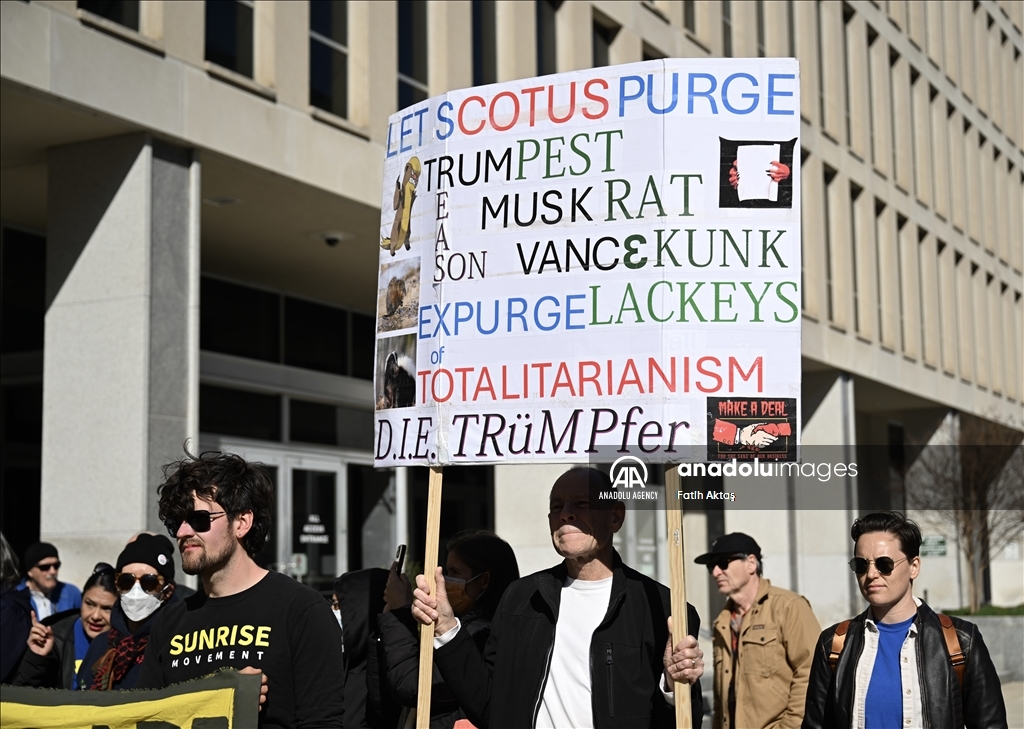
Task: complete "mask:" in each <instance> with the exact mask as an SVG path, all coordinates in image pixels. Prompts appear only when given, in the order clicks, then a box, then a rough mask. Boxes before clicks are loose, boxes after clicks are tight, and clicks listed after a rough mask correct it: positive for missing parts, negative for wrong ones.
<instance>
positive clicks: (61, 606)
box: [18, 580, 82, 618]
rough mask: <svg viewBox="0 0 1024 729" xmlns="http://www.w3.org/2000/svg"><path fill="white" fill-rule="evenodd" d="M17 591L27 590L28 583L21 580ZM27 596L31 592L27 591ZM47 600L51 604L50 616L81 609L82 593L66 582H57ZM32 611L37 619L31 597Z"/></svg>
mask: <svg viewBox="0 0 1024 729" xmlns="http://www.w3.org/2000/svg"><path fill="white" fill-rule="evenodd" d="M18 589H19V590H28V589H29V588H28V581H26V580H22V581H21V584H20V585H18ZM29 595H32V592H31V590H29ZM49 598H50V602H52V603H53V611H52V612H51V613H50V614H51V615H56V614H57V613H62V612H64V611H65V610H72V609H74V608H80V607H82V591H81V590H79V589H78V588H77V587H75V586H74V585H71V584H68V583H67V582H58V583H57V586H56V587H54V588H53V590H51V591H50V594H49ZM32 609H33V610H35V611H36V618H38V617H39V607H38V606H37V605H36V598H35V596H32Z"/></svg>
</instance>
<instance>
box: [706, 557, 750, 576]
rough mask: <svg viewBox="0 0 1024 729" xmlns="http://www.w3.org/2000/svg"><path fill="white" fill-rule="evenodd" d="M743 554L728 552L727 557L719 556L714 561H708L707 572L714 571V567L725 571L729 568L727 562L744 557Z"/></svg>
mask: <svg viewBox="0 0 1024 729" xmlns="http://www.w3.org/2000/svg"><path fill="white" fill-rule="evenodd" d="M746 558H747V555H745V554H730V555H729V556H728V557H720V558H718V559H717V560H716V561H714V562H708V572H714V571H715V567H717V568H718V569H720V570H722V572H725V571H726V570H727V569H728V568H729V564H730V563H731V562H733V561H734V560H737V559H746Z"/></svg>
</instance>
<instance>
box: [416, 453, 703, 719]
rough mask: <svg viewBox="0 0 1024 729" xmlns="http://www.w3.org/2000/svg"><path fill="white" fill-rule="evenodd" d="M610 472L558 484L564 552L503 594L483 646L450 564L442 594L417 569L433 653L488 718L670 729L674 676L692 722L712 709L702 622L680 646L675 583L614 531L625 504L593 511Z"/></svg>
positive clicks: (559, 547) (582, 474)
mask: <svg viewBox="0 0 1024 729" xmlns="http://www.w3.org/2000/svg"><path fill="white" fill-rule="evenodd" d="M595 488H597V489H603V490H611V483H610V481H609V479H608V476H606V475H605V474H603V473H601V472H599V471H597V470H594V469H590V468H574V469H572V470H570V471H568V472H566V473H565V474H563V475H562V476H561V477H560V478H559V479H558V480H557V481H555V484H554V486H553V487H552V489H551V496H550V510H549V513H548V525H549V527H550V529H551V541H552V544H553V546H554V548H555V551H556V552H558V554H559V555H561V556H562V557H563V558H564V559H563V562H562V563H561V564H559V565H557V566H555V567H552V568H551V569H548V570H544V571H542V572H538V573H536V574H533V575H530V576H529V577H525V578H523V579H521V580H518V581H516V582H514V583H512V585H511V586H510V587H509V588H508V590H507V591H506V592H505V595H504V597H503V598H502V601H501V604H500V605H499V607H498V611H497V612H496V613H495V615H494V621H493V623H492V625H491V637H490V639H489V640H488V642H487V645H486V647H485V649H484V653H483V655H481V654H480V652H479V650H478V649H477V647H476V645H475V644H474V642H473V640H472V638H470V636H469V635H468V634H466V632H465V631H463V630H461V629H460V628H461V625H460V623H459V621H458V619H457V618H455V616H454V614H453V612H452V608H451V606H450V605H449V603H448V599H447V595H446V592H445V586H444V577H443V575H442V572H441V569H440V568H438V570H437V573H436V580H437V589H436V596H435V597H431V596H430V595H429V592H428V590H427V583H426V578H425V577H424V576H423V575H420V576H419V577H417V586H418V587H417V589H416V591H415V593H414V594H415V598H416V599H415V601H414V603H413V615H415V616H416V618H417V619H418V620H419V621H420V622H421V623H423V624H429V623H435V636H436V637H435V639H434V647H435V653H434V660H435V663H436V665H437V667H438V668H439V670H440V671H441V675H442V676H443V677H444V680H445V683H446V684H447V685H448V687H449V688H450V689H451V691H452V693H453V694H455V696H456V698H458V700H459V703H460V705H461V706H462V708H463V710H464V711H465V712H466V714H467V715H468V716H469V718H470V719H471V720H472V721H473V723H474V724H475V725H476V726H478V727H481V729H483V728H485V727H506V726H507V727H515V728H516V729H520V728H521V727H538V729H540V728H542V727H543V728H548V727H551V728H555V727H557V728H558V729H562V728H563V727H629V728H630V729H637V728H639V727H669V726H674V725H675V717H674V713H673V709H672V706H673V705H674V703H675V696H674V694H673V693H672V692H673V688H674V687H673V682H674V681H681V682H685V683H688V684H690V685H691V692H692V693H691V707H692V712H693V726H694V727H695V728H697V727H700V723H701V716H702V713H703V702H702V700H701V693H700V686H699V684H698V683H697V681H698V679H700V677H701V675H702V674H703V673H704V661H703V653H702V652H701V650H700V649H699V648H698V647H697V639H696V635H697V631H698V629H699V627H700V620H699V618H698V617H697V611H696V610H694V609H693V607H692V606H688V608H689V615H688V616H687V617H688V620H687V625H688V627H689V630H690V635H687V636H685V637H684V638H683V639H682V640H680V641H679V642H677V643H675V644H673V642H672V636H671V632H670V631H671V618H669V617H668V615H669V613H670V601H669V590H668V588H667V587H665V586H664V585H661V584H659V583H657V582H655V581H654V580H652V579H650V578H649V577H646V576H645V575H642V574H640V573H639V572H636V571H635V570H632V569H630V568H629V567H627V566H626V565H624V564H623V563H622V560H621V559H620V558H619V555H618V554H617V553H616V552H615V550H614V549H613V548H612V537H613V535H614V534H615V532H617V531H618V530H619V528H620V527H621V526H622V523H623V520H624V517H625V507H624V505H623V504H622V503H621V502H619V503H617V504H616V505H615V508H613V509H607V510H602V509H596V508H594V509H592V508H591V503H590V496H591V492H592V490H593V489H595Z"/></svg>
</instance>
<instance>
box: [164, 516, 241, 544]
mask: <svg viewBox="0 0 1024 729" xmlns="http://www.w3.org/2000/svg"><path fill="white" fill-rule="evenodd" d="M225 514H227V512H226V511H206V510H205V509H197V510H196V511H193V512H192V513H191V514H189V515H188V516H186V517H185V518H184V519H167V520H166V521H165V522H164V526H165V527H167V531H168V532H169V533H170V535H171V537H173V538H175V539H177V538H178V530H179V529H181V525H182V523H183V522H187V523H188V525H189V526H190V527H192V531H194V532H208V531H210V522H211V521H213V520H214V519H216V518H217V517H218V516H224V515H225Z"/></svg>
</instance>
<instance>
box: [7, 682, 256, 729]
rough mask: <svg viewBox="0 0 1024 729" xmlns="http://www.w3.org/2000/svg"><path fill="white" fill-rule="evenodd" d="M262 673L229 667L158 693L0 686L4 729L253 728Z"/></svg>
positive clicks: (160, 690)
mask: <svg viewBox="0 0 1024 729" xmlns="http://www.w3.org/2000/svg"><path fill="white" fill-rule="evenodd" d="M259 691H260V677H259V676H248V675H246V676H243V675H241V674H239V673H237V672H236V671H233V670H224V671H221V672H218V673H216V674H213V675H211V676H207V677H206V678H201V679H198V680H196V681H189V682H187V683H182V684H176V685H174V686H170V687H168V688H166V689H159V690H153V691H145V690H138V691H54V690H50V689H33V688H24V687H14V686H3V687H0V729H26V728H27V727H32V729H51V728H52V729H94V727H97V726H102V727H107V728H108V729H137V727H139V725H140V724H141V725H145V723H147V722H159V726H160V727H161V729H172V727H176V728H178V729H213V727H216V728H217V729H251V728H252V727H255V726H256V724H257V715H258V713H259Z"/></svg>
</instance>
